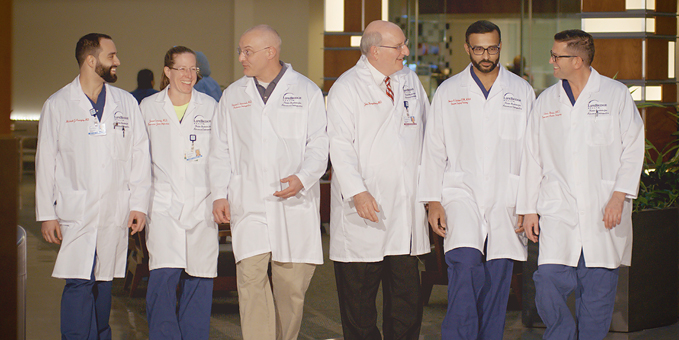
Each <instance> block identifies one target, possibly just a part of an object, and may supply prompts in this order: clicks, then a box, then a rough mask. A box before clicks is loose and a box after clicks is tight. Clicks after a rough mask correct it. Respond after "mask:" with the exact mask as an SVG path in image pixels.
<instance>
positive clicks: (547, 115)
mask: <svg viewBox="0 0 679 340" xmlns="http://www.w3.org/2000/svg"><path fill="white" fill-rule="evenodd" d="M559 116H561V112H559V110H556V111H549V112H544V113H543V114H542V118H552V117H559Z"/></svg>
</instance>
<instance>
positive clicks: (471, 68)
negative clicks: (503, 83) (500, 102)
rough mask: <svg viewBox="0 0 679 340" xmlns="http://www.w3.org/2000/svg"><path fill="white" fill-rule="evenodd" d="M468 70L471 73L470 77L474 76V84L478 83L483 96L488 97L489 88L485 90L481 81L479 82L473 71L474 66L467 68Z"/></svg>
mask: <svg viewBox="0 0 679 340" xmlns="http://www.w3.org/2000/svg"><path fill="white" fill-rule="evenodd" d="M469 72H471V73H472V78H474V81H475V82H476V85H479V88H480V89H481V92H483V96H484V97H486V99H488V94H489V93H490V89H488V90H487V91H486V87H485V86H483V83H482V82H481V79H479V77H477V76H476V73H474V66H473V65H472V67H470V68H469ZM490 88H491V89H492V88H493V87H492V86H491V87H490Z"/></svg>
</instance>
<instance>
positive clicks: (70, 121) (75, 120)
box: [66, 118, 90, 123]
mask: <svg viewBox="0 0 679 340" xmlns="http://www.w3.org/2000/svg"><path fill="white" fill-rule="evenodd" d="M89 121H90V118H85V119H82V118H73V119H66V123H84V122H89Z"/></svg>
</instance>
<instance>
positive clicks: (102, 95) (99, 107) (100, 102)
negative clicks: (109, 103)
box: [85, 84, 106, 122]
mask: <svg viewBox="0 0 679 340" xmlns="http://www.w3.org/2000/svg"><path fill="white" fill-rule="evenodd" d="M85 97H87V99H88V100H89V101H90V103H91V104H92V108H93V109H94V110H95V111H96V116H97V118H98V119H99V121H100V122H101V117H102V116H103V115H104V104H105V103H106V84H103V85H102V86H101V92H99V96H98V97H97V102H96V103H95V102H94V101H92V99H90V97H88V96H87V95H85ZM93 116H94V114H93Z"/></svg>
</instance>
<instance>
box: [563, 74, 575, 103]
mask: <svg viewBox="0 0 679 340" xmlns="http://www.w3.org/2000/svg"><path fill="white" fill-rule="evenodd" d="M561 84H562V85H563V90H564V91H566V95H567V96H568V99H569V100H570V101H571V105H573V106H575V96H574V95H573V89H571V84H569V83H568V80H566V79H564V80H562V81H561Z"/></svg>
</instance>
